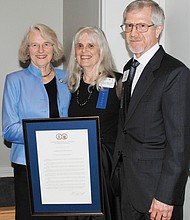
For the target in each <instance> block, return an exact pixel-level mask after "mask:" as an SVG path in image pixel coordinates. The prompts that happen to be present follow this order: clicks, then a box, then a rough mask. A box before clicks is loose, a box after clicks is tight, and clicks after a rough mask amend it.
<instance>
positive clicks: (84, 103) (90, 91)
mask: <svg viewBox="0 0 190 220" xmlns="http://www.w3.org/2000/svg"><path fill="white" fill-rule="evenodd" d="M93 91H94V86H91V87H89V88H88V93H89V95H88V97H87V99H86V100H85V101H84V102H83V103H80V101H79V95H80V92H79V89H78V90H77V97H76V99H77V104H78V105H79V106H80V107H82V106H84V105H86V104H87V103H88V102H89V100H90V98H91V96H92V93H93Z"/></svg>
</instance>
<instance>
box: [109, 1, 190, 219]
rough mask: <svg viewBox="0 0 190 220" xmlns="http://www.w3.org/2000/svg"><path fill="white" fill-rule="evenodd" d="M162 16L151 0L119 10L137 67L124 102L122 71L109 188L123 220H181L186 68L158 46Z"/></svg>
mask: <svg viewBox="0 0 190 220" xmlns="http://www.w3.org/2000/svg"><path fill="white" fill-rule="evenodd" d="M163 26H164V12H163V10H162V9H161V8H160V6H159V5H158V4H157V3H155V2H154V1H151V0H136V1H134V2H132V3H130V4H129V5H128V6H127V8H126V9H125V11H124V23H123V25H121V27H122V28H123V31H124V33H125V38H126V42H127V45H128V48H129V49H130V50H131V52H132V53H133V54H134V57H133V59H136V60H137V61H138V62H139V63H140V64H139V65H138V66H137V68H136V72H135V76H134V78H133V82H132V88H131V98H130V103H129V105H128V106H127V103H128V102H129V100H126V98H125V97H126V96H127V94H126V93H127V90H126V88H127V81H128V75H129V74H130V72H129V69H130V66H131V63H132V60H133V59H131V60H130V61H129V62H128V63H127V64H126V65H125V67H124V75H123V94H122V98H121V109H120V118H119V125H118V137H117V142H116V146H115V153H114V160H113V172H112V186H113V190H114V192H115V193H116V194H118V193H119V195H120V196H121V213H122V219H123V220H148V219H151V220H170V219H172V220H182V219H183V202H184V193H185V185H186V182H187V178H188V170H189V160H190V70H189V69H188V68H187V67H186V66H185V65H184V64H183V63H182V62H180V61H179V60H177V59H175V58H174V57H172V56H170V55H169V54H167V53H166V52H165V51H164V49H163V48H162V46H159V43H158V42H159V38H160V34H161V32H162V30H163Z"/></svg>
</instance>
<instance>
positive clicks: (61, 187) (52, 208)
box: [23, 116, 103, 216]
mask: <svg viewBox="0 0 190 220" xmlns="http://www.w3.org/2000/svg"><path fill="white" fill-rule="evenodd" d="M99 127H100V126H99V117H98V116H97V117H96V116H95V117H73V118H72V117H70V118H59V119H49V118H48V119H24V120H23V131H24V142H25V152H26V165H27V174H28V183H29V188H30V202H31V212H32V215H43V216H71V215H76V216H80V215H81V216H82V215H84V216H85V215H89V216H90V215H103V199H102V180H101V153H100V129H99Z"/></svg>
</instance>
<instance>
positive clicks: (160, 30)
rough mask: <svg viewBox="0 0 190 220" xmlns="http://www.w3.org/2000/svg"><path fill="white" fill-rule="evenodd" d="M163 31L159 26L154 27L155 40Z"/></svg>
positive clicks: (161, 26)
mask: <svg viewBox="0 0 190 220" xmlns="http://www.w3.org/2000/svg"><path fill="white" fill-rule="evenodd" d="M163 29H164V27H163V25H159V26H158V27H156V38H159V37H160V35H161V33H162V31H163Z"/></svg>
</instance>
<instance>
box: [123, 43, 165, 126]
mask: <svg viewBox="0 0 190 220" xmlns="http://www.w3.org/2000/svg"><path fill="white" fill-rule="evenodd" d="M164 54H165V52H164V50H163V48H162V47H161V46H160V49H159V50H158V51H157V52H156V53H155V55H154V56H153V57H152V59H151V60H150V61H149V62H148V64H147V65H146V67H145V68H144V70H143V72H142V74H141V76H140V78H139V80H138V82H137V85H136V86H135V89H134V91H133V95H132V98H131V100H130V104H129V108H128V113H127V115H126V120H125V126H126V124H127V122H128V120H129V119H130V118H131V116H132V115H133V113H134V111H135V109H136V107H137V105H138V103H139V102H140V100H141V98H142V97H143V96H144V94H145V92H146V91H147V89H148V88H149V87H150V85H151V84H152V82H153V81H154V78H155V77H154V71H155V70H156V69H158V68H159V66H160V63H161V61H162V58H163V56H164Z"/></svg>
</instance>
